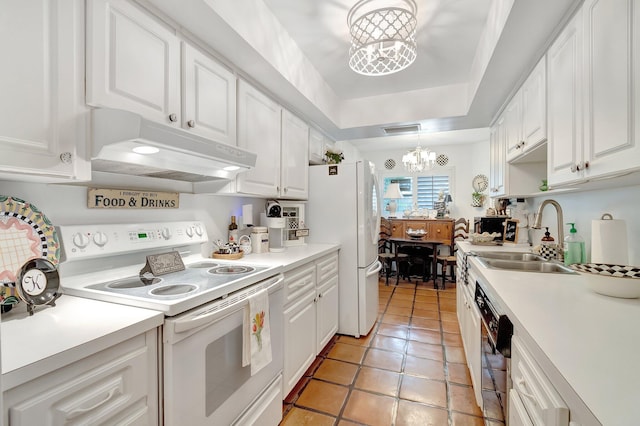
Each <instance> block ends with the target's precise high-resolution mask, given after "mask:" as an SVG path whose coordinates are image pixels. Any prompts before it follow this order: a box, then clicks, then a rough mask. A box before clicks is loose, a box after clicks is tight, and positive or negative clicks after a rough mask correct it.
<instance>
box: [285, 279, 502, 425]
mask: <svg viewBox="0 0 640 426" xmlns="http://www.w3.org/2000/svg"><path fill="white" fill-rule="evenodd" d="M446 287H447V288H446V289H445V290H439V291H437V290H434V289H433V284H432V282H431V283H419V284H411V283H408V282H402V281H401V282H400V284H399V285H398V286H397V287H396V286H394V285H389V286H388V287H387V286H385V285H384V281H381V282H380V306H379V314H378V321H377V323H376V324H375V325H374V327H373V330H372V331H371V333H369V335H368V336H366V337H361V338H360V339H355V338H353V337H350V336H341V335H338V336H336V337H335V338H334V339H333V341H332V342H330V343H329V344H328V345H327V347H326V348H325V349H324V350H323V351H322V353H321V354H320V355H319V356H318V357H317V358H316V361H315V362H314V363H313V365H312V366H311V367H310V368H309V370H308V371H307V372H306V373H305V375H304V377H303V378H302V379H301V380H300V382H299V383H298V384H297V386H296V388H295V389H294V390H293V391H292V392H291V393H290V394H289V395H288V396H287V397H286V398H285V401H284V406H283V416H284V418H283V421H282V422H281V425H286V426H302V425H321V426H323V425H339V426H347V425H383V426H391V425H395V426H401V425H420V426H426V425H434V426H441V425H454V426H467V425H468V426H476V425H477V426H504V422H502V421H497V420H493V419H484V418H483V416H482V411H481V410H480V409H479V408H478V406H477V405H476V403H475V398H474V395H473V389H472V387H471V378H470V376H469V370H468V368H467V366H466V361H465V356H464V351H463V348H462V340H461V338H460V330H459V327H458V320H457V317H456V289H455V284H454V283H447V286H446Z"/></svg>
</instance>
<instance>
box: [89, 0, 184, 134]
mask: <svg viewBox="0 0 640 426" xmlns="http://www.w3.org/2000/svg"><path fill="white" fill-rule="evenodd" d="M87 7H88V10H87V103H88V104H89V105H93V106H102V107H110V108H118V109H124V110H127V111H133V112H136V113H138V114H140V115H142V116H144V117H146V118H148V119H150V120H155V121H158V122H163V123H167V124H172V125H175V126H179V125H180V43H179V41H178V38H177V37H176V36H175V34H174V33H173V32H172V31H171V30H169V29H168V28H167V27H165V26H164V25H163V24H162V23H160V22H159V21H156V20H155V19H154V18H152V17H151V16H150V15H148V14H147V13H145V12H143V11H142V10H140V9H138V7H136V6H134V5H133V4H132V3H129V2H127V1H125V0H89V1H88V2H87Z"/></svg>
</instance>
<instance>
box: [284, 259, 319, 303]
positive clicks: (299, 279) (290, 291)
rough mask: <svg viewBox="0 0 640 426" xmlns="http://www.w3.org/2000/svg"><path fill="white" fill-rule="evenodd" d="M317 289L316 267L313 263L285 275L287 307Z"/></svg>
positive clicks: (285, 300)
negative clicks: (309, 291) (311, 290)
mask: <svg viewBox="0 0 640 426" xmlns="http://www.w3.org/2000/svg"><path fill="white" fill-rule="evenodd" d="M315 287H316V266H315V264H313V263H311V264H308V265H304V266H301V267H299V268H297V269H294V270H293V271H290V272H286V273H285V274H284V297H285V299H284V303H285V305H286V304H288V303H290V302H293V301H294V300H296V299H298V298H299V297H301V296H302V295H303V294H305V293H306V292H307V291H308V290H310V289H315Z"/></svg>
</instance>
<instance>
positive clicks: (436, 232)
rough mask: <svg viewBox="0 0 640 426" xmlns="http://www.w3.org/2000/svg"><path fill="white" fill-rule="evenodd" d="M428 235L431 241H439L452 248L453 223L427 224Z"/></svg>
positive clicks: (435, 222) (436, 222) (434, 222)
mask: <svg viewBox="0 0 640 426" xmlns="http://www.w3.org/2000/svg"><path fill="white" fill-rule="evenodd" d="M427 235H428V238H429V239H432V240H437V241H440V242H441V243H442V244H446V245H448V246H450V245H451V244H452V243H453V222H450V221H433V222H431V221H430V222H427Z"/></svg>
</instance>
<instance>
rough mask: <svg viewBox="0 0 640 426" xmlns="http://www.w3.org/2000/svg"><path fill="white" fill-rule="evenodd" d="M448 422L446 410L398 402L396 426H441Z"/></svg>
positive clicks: (409, 402) (414, 403) (408, 402)
mask: <svg viewBox="0 0 640 426" xmlns="http://www.w3.org/2000/svg"><path fill="white" fill-rule="evenodd" d="M448 422H449V419H448V413H447V410H444V409H441V408H435V407H428V406H426V405H422V404H419V403H416V402H411V401H404V400H400V402H399V404H398V414H397V416H396V423H395V424H396V426H443V425H447V424H448Z"/></svg>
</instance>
